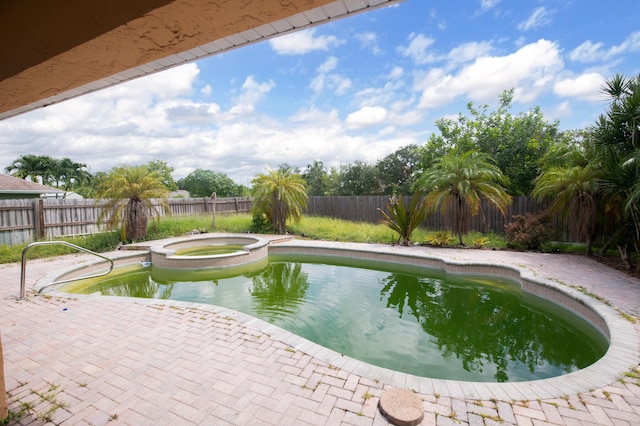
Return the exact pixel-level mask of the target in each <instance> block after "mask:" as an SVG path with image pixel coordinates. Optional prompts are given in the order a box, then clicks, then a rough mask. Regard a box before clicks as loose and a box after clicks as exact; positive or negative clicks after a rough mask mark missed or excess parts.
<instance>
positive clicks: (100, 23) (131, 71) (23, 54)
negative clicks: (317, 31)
mask: <svg viewBox="0 0 640 426" xmlns="http://www.w3.org/2000/svg"><path fill="white" fill-rule="evenodd" d="M400 1H403V0H337V1H335V0H217V1H215V0H138V1H133V2H132V1H131V0H91V1H87V0H33V1H29V2H25V1H24V0H3V1H1V2H0V23H1V24H2V25H0V55H1V59H0V60H1V61H2V62H1V63H0V120H2V119H6V118H8V117H12V116H15V115H18V114H21V113H24V112H27V111H31V110H34V109H37V108H42V107H45V106H47V105H51V104H55V103H58V102H61V101H64V100H67V99H71V98H74V97H76V96H81V95H84V94H87V93H91V92H94V91H96V90H100V89H104V88H107V87H110V86H114V85H117V84H120V83H123V82H125V81H129V80H133V79H136V78H139V77H143V76H145V75H149V74H153V73H155V72H158V71H162V70H165V69H168V68H171V67H175V66H178V65H181V64H185V63H188V62H192V61H195V60H198V59H202V58H205V57H207V56H211V55H215V54H218V53H222V52H226V51H229V50H231V49H236V48H239V47H242V46H245V45H248V44H251V43H256V42H259V41H263V40H267V39H269V38H273V37H276V36H280V35H283V34H287V33H290V32H293V31H297V30H300V29H304V28H309V27H311V26H314V25H318V24H321V23H324V22H327V21H329V20H333V19H337V18H341V17H345V16H348V15H350V14H354V13H359V12H364V11H367V10H371V9H373V8H378V7H382V6H386V5H390V4H392V3H398V2H400Z"/></svg>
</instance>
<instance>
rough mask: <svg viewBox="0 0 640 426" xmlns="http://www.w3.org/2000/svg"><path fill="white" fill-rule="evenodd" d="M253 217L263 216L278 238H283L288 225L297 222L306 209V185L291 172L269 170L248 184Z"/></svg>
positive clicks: (286, 169)
mask: <svg viewBox="0 0 640 426" xmlns="http://www.w3.org/2000/svg"><path fill="white" fill-rule="evenodd" d="M251 183H252V185H253V188H252V191H251V192H252V196H253V197H254V198H253V203H252V204H251V211H252V213H253V215H254V216H260V215H263V214H264V215H265V216H266V217H267V219H268V220H269V221H270V222H271V223H272V224H273V229H274V230H275V232H276V233H278V234H285V233H286V230H287V221H288V220H293V221H298V220H300V218H301V217H302V212H303V210H304V209H305V208H306V207H307V200H308V196H307V192H306V189H305V181H304V179H302V177H301V176H300V175H298V174H295V173H293V171H292V169H290V168H279V169H277V170H270V171H268V172H267V173H266V174H260V175H258V176H256V177H255V178H254V179H253V180H252V181H251Z"/></svg>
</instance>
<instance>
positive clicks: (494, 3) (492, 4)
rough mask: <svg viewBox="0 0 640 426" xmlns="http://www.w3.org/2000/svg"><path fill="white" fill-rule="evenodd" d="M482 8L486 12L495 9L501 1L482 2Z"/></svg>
mask: <svg viewBox="0 0 640 426" xmlns="http://www.w3.org/2000/svg"><path fill="white" fill-rule="evenodd" d="M480 3H481V4H480V8H481V9H482V10H483V11H485V10H489V9H493V8H494V7H496V6H497V5H498V3H500V0H481V2H480Z"/></svg>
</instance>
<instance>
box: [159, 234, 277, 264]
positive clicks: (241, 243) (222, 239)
mask: <svg viewBox="0 0 640 426" xmlns="http://www.w3.org/2000/svg"><path fill="white" fill-rule="evenodd" d="M208 249H210V250H208ZM207 251H210V253H211V254H197V253H198V252H200V253H207ZM189 252H195V253H196V254H189ZM150 253H151V264H152V265H153V266H154V267H156V268H163V269H169V270H203V269H205V270H206V269H223V268H233V267H237V266H241V265H247V264H251V263H255V262H260V261H266V260H267V256H268V255H269V241H267V240H264V239H262V238H258V237H253V236H248V235H247V236H242V235H228V236H214V235H211V236H206V237H202V238H189V239H186V240H182V241H178V242H174V243H168V244H165V245H161V246H153V247H151V249H150ZM180 253H184V254H180Z"/></svg>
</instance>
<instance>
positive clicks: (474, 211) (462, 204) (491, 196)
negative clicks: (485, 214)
mask: <svg viewBox="0 0 640 426" xmlns="http://www.w3.org/2000/svg"><path fill="white" fill-rule="evenodd" d="M506 181H507V180H506V178H505V176H504V175H503V174H502V171H500V169H499V168H498V167H497V166H496V165H494V164H492V163H491V162H490V160H489V157H488V156H487V155H486V154H482V153H478V152H474V151H468V152H466V153H464V154H459V153H458V152H456V151H452V152H451V153H449V154H447V155H446V156H444V157H442V158H441V159H440V160H439V161H437V162H436V163H435V165H434V167H433V168H432V169H430V170H428V171H427V172H425V173H424V174H423V175H422V176H420V177H419V179H418V184H417V186H418V189H419V190H421V191H423V192H424V193H426V194H427V196H426V202H427V203H428V205H429V206H430V208H431V209H432V210H433V211H436V210H439V211H440V212H441V213H444V212H446V211H447V210H448V209H451V210H452V215H453V220H452V223H451V227H452V232H453V233H454V234H456V235H458V239H459V242H460V244H463V242H462V236H463V235H465V234H467V233H468V232H469V224H470V221H471V217H473V216H477V215H478V214H481V213H482V209H481V205H480V200H481V199H482V198H485V199H487V200H488V201H489V202H490V203H491V204H493V205H494V206H496V208H497V209H498V210H500V212H501V213H502V214H503V215H504V214H505V212H506V208H507V206H508V205H509V204H510V203H511V197H510V196H509V195H508V194H507V192H506V190H505V189H504V187H503V186H502V185H504V184H505V183H506Z"/></svg>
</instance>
